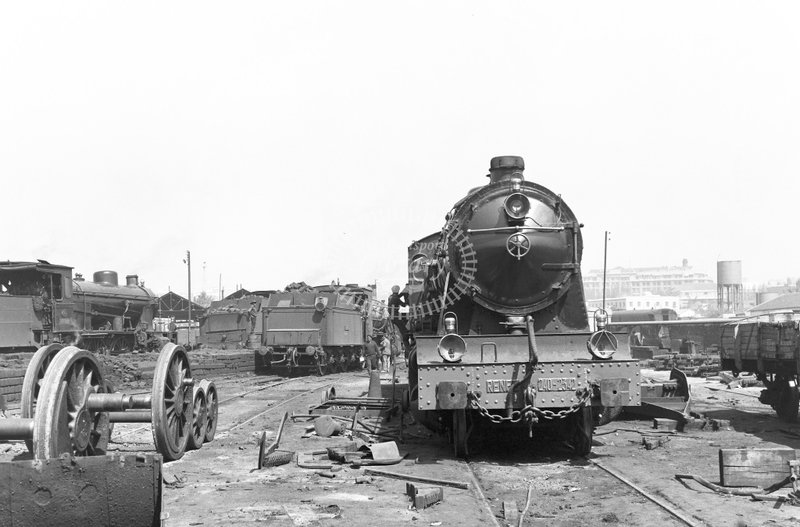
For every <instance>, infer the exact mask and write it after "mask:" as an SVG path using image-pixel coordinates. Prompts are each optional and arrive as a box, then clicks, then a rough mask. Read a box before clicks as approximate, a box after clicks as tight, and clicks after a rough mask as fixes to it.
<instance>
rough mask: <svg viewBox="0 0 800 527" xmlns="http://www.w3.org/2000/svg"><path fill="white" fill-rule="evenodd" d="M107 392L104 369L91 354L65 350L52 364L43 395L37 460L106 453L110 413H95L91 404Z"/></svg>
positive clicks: (36, 433) (36, 422)
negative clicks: (105, 443)
mask: <svg viewBox="0 0 800 527" xmlns="http://www.w3.org/2000/svg"><path fill="white" fill-rule="evenodd" d="M104 391H105V384H104V383H103V374H102V368H101V366H100V363H99V362H97V359H96V358H95V357H94V355H92V354H91V352H88V351H86V350H81V349H78V348H76V347H74V346H69V347H67V348H64V349H63V350H61V352H60V353H58V355H56V357H55V358H54V359H53V361H52V362H51V363H50V367H49V368H48V369H47V373H45V376H44V380H43V382H42V390H41V392H40V393H39V398H38V401H37V405H36V406H37V408H36V415H35V416H34V425H33V426H34V429H33V434H34V435H33V437H34V441H33V443H34V445H35V448H34V450H35V451H34V457H36V458H37V459H51V458H55V457H58V456H59V455H61V454H64V453H69V454H73V455H77V456H92V455H99V454H104V453H105V452H104V450H103V448H102V447H103V445H104V442H105V441H107V438H108V414H107V413H105V412H93V411H91V410H89V408H88V405H87V402H88V399H89V396H90V395H92V394H94V393H103V392H104Z"/></svg>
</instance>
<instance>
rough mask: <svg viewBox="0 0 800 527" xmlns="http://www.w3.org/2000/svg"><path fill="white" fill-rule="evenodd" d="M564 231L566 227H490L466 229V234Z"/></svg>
mask: <svg viewBox="0 0 800 527" xmlns="http://www.w3.org/2000/svg"><path fill="white" fill-rule="evenodd" d="M565 230H567V227H532V226H530V225H519V226H513V227H491V228H488V229H467V234H473V233H484V232H520V231H538V232H561V231H565Z"/></svg>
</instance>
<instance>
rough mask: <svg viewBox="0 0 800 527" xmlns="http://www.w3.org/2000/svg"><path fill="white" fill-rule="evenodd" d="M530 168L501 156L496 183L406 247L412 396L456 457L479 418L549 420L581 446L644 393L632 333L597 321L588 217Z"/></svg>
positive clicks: (498, 422) (578, 449) (519, 422)
mask: <svg viewBox="0 0 800 527" xmlns="http://www.w3.org/2000/svg"><path fill="white" fill-rule="evenodd" d="M523 170H524V161H523V159H522V158H521V157H516V156H503V157H495V158H493V159H492V160H491V164H490V174H489V176H488V177H489V178H490V181H489V183H488V184H487V185H485V186H482V187H478V188H475V189H473V190H471V191H470V192H469V193H468V194H467V196H466V197H464V198H463V199H461V200H460V201H459V202H457V203H456V204H455V205H454V206H453V207H452V209H451V210H450V212H449V213H448V214H447V216H446V222H445V225H444V227H443V228H442V229H441V231H440V232H438V233H434V234H432V235H430V236H427V237H425V238H423V239H422V240H420V241H419V242H415V243H413V244H412V245H411V247H410V248H409V262H408V263H409V266H408V268H409V293H410V294H409V297H408V303H409V308H408V310H409V314H408V317H409V319H410V321H409V323H408V328H409V329H410V330H411V335H409V337H408V342H409V343H410V344H411V352H410V354H409V392H410V399H411V404H412V405H415V406H416V407H417V408H418V409H419V410H421V411H423V413H424V414H425V415H426V417H427V418H433V419H426V420H427V421H430V422H434V423H437V424H438V425H439V426H443V427H444V428H445V429H448V430H449V432H450V434H451V437H452V439H453V444H454V448H455V451H456V454H457V455H465V454H467V451H468V442H469V436H470V431H472V430H474V429H478V428H481V427H482V426H483V425H490V426H497V427H519V428H522V429H523V430H526V431H527V432H528V434H529V435H531V436H532V435H533V433H534V429H540V428H545V427H546V428H547V429H548V430H549V431H550V432H555V433H557V434H558V435H559V436H560V437H561V438H562V439H564V440H565V441H566V442H567V443H568V444H569V445H570V446H571V448H572V450H573V453H574V454H576V455H585V454H587V453H588V452H589V451H590V449H591V445H592V431H593V424H594V422H595V420H596V419H598V418H599V417H601V416H602V414H605V415H606V416H608V415H611V414H613V413H614V412H613V410H612V409H614V408H620V407H622V406H634V405H639V404H640V401H641V393H640V371H639V367H638V364H637V362H636V361H635V360H632V359H631V357H630V352H629V349H628V343H627V339H620V341H621V342H619V343H618V342H617V339H616V337H615V335H614V334H612V333H610V332H608V331H606V330H605V329H604V322H605V320H604V319H603V315H602V313H601V315H599V316H598V317H596V322H597V323H598V324H597V327H598V330H597V331H594V332H593V331H591V329H590V327H589V323H588V319H587V312H586V307H585V299H584V293H583V284H582V281H581V271H580V263H581V255H582V248H583V242H582V239H581V230H580V229H581V225H580V224H579V223H578V220H577V219H576V217H575V215H574V214H573V212H572V211H571V210H570V208H569V207H568V206H567V204H566V203H565V202H564V201H563V200H562V199H561V197H560V196H558V195H556V194H555V193H553V192H552V191H550V190H548V189H547V188H545V187H543V186H541V185H538V184H536V183H532V182H530V181H526V180H525V178H524V176H523ZM393 315H394V317H395V319H398V318H402V317H403V315H402V314H400V313H394V314H393ZM399 325H401V326H402V325H405V323H401V324H399ZM593 410H594V411H593Z"/></svg>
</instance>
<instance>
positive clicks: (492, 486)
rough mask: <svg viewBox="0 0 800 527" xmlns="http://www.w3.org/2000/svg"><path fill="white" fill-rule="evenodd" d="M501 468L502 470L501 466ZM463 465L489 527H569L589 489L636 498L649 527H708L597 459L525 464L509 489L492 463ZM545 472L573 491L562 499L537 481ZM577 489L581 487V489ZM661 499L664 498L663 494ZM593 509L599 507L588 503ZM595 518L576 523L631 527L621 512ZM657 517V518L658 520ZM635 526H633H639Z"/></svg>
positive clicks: (504, 476)
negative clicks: (554, 524) (547, 525)
mask: <svg viewBox="0 0 800 527" xmlns="http://www.w3.org/2000/svg"><path fill="white" fill-rule="evenodd" d="M499 464H500V465H502V463H499ZM461 465H462V467H463V471H464V473H465V479H466V480H467V481H469V482H470V483H471V484H472V489H471V490H472V492H473V495H474V497H475V501H476V503H479V504H480V508H481V509H482V510H483V511H484V512H486V513H487V515H488V516H489V518H490V521H491V525H493V526H494V527H501V526H505V525H511V526H515V527H522V526H523V525H535V524H537V523H536V522H537V521H545V520H548V519H555V518H558V519H559V520H560V521H567V524H570V523H569V519H570V518H569V517H570V515H571V514H570V513H571V510H572V509H579V508H581V506H582V505H581V504H580V500H581V499H582V495H581V494H578V493H579V492H582V491H584V490H586V489H588V488H589V487H592V486H595V487H602V488H603V489H604V492H605V493H607V494H614V495H619V494H626V493H627V494H630V495H631V497H632V498H633V497H634V496H636V495H638V496H641V497H642V498H644V499H645V500H647V501H642V502H641V504H640V506H639V507H638V508H639V509H640V510H638V511H637V514H638V515H641V514H642V510H641V509H642V508H644V507H649V508H652V509H653V512H652V513H650V515H651V516H652V517H653V520H652V524H654V525H655V524H658V525H682V526H688V527H708V526H710V525H712V524H710V523H707V522H706V521H704V520H701V519H699V518H697V517H696V516H695V515H693V514H691V513H690V512H689V511H686V510H683V509H682V508H681V507H679V506H677V505H676V504H675V503H674V501H679V500H670V499H669V498H665V497H661V496H658V495H656V493H654V492H650V491H648V490H647V489H645V488H644V486H643V485H639V484H637V483H635V482H634V481H633V477H632V476H630V475H628V474H625V473H623V472H622V471H620V470H619V469H618V468H612V467H610V466H609V465H607V464H606V463H604V462H602V461H598V460H597V459H592V460H589V461H588V462H583V463H582V462H569V461H557V462H554V463H548V462H546V461H543V462H540V463H530V464H523V465H522V467H518V468H521V469H522V470H521V472H522V473H521V474H520V477H519V479H518V480H517V482H515V483H514V484H511V485H508V484H507V483H508V471H507V470H503V471H498V470H497V465H498V463H497V462H495V461H488V460H481V461H461ZM594 467H596V468H597V469H599V470H598V471H597V473H596V474H593V475H591V476H588V475H587V470H591V469H592V468H594ZM526 468H527V469H528V470H526ZM564 469H566V471H565V470H564ZM548 471H552V472H553V473H555V474H560V476H561V477H564V481H568V482H570V485H576V486H570V487H569V488H567V489H566V492H563V493H560V492H555V491H553V490H552V489H548V488H547V487H548V486H547V484H546V482H547V480H548V478H547V477H546V476H545V477H544V478H542V476H541V475H542V473H546V472H548ZM543 480H544V483H545V484H543ZM651 483H652V482H651ZM577 485H581V487H578V486H577ZM561 494H563V495H564V496H565V497H567V500H568V501H565V500H564V499H561V500H556V501H558V502H559V504H558V505H557V506H556V507H555V510H553V508H552V507H551V504H550V503H548V502H549V501H550V500H548V497H549V496H553V497H556V496H558V495H561ZM660 494H662V496H663V493H660ZM634 499H635V498H634ZM570 501H572V502H573V503H575V504H577V505H570V506H568V507H567V508H566V509H565V507H564V503H569V502H570ZM554 503H555V502H554ZM592 503H598V502H596V501H594V500H592ZM512 504H513V505H512ZM507 505H508V506H510V507H516V512H517V513H516V514H514V511H511V512H506V510H505V507H506V506H507ZM637 505H638V504H637ZM520 507H521V508H522V509H523V510H522V512H521V513H520V512H519V509H520ZM593 512H594V513H595V514H597V516H594V515H592V514H591V513H590V514H589V515H587V514H586V513H585V512H583V511H581V513H580V518H581V520H580V521H581V522H583V524H585V525H593V524H605V523H611V524H613V523H617V522H619V523H620V524H622V525H631V524H632V523H629V522H628V521H627V520H625V519H624V518H620V517H619V516H618V514H619V511H616V512H615V511H614V510H609V511H603V510H602V508H600V509H598V510H596V511H593ZM659 515H660V517H659V518H658V519H656V517H657V516H659ZM498 518H503V520H498ZM638 521H641V520H638ZM638 521H637V523H636V524H638Z"/></svg>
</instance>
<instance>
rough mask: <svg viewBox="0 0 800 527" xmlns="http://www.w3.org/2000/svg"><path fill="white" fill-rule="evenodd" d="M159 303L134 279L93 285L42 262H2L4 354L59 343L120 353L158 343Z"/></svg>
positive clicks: (104, 278)
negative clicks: (155, 327) (156, 320)
mask: <svg viewBox="0 0 800 527" xmlns="http://www.w3.org/2000/svg"><path fill="white" fill-rule="evenodd" d="M156 306H157V298H156V296H155V295H154V294H153V292H152V291H150V290H149V289H147V288H145V287H144V286H143V285H141V284H140V283H139V278H138V276H137V275H128V276H127V277H126V284H125V285H119V281H118V277H117V273H116V272H114V271H98V272H96V273H94V275H93V277H92V281H88V280H85V279H84V278H83V277H82V276H81V275H80V274H76V275H75V278H74V279H73V277H72V267H68V266H64V265H55V264H50V263H49V262H46V261H44V260H39V261H36V262H12V261H6V262H0V349H4V350H33V349H35V348H38V347H39V346H43V345H46V344H49V343H53V342H61V343H64V344H77V343H80V345H81V346H82V347H83V348H86V349H89V350H97V349H101V348H102V349H109V350H111V351H118V350H122V349H133V348H134V347H135V346H139V347H144V346H147V345H148V344H150V343H153V342H155V341H156V339H155V334H154V332H153V324H152V322H153V315H154V312H155V308H156Z"/></svg>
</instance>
